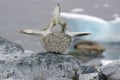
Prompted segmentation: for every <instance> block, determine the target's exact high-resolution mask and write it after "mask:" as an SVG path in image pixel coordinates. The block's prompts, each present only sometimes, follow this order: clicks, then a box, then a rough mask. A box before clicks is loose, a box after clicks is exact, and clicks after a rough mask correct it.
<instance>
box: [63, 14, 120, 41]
mask: <svg viewBox="0 0 120 80" xmlns="http://www.w3.org/2000/svg"><path fill="white" fill-rule="evenodd" d="M61 16H62V17H63V18H65V19H66V21H67V23H68V28H69V29H70V30H72V31H81V32H90V33H92V35H91V36H86V37H84V39H86V40H93V41H97V42H120V37H118V36H117V35H118V34H120V31H119V30H120V18H118V17H117V18H116V19H115V20H113V21H106V20H104V19H101V18H98V17H94V16H90V15H84V14H75V13H65V12H62V13H61Z"/></svg>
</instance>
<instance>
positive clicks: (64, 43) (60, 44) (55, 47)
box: [20, 4, 90, 53]
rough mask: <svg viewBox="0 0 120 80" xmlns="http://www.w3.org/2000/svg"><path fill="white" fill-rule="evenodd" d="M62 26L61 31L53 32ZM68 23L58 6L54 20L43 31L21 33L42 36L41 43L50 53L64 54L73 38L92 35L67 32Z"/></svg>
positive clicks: (54, 12) (24, 31)
mask: <svg viewBox="0 0 120 80" xmlns="http://www.w3.org/2000/svg"><path fill="white" fill-rule="evenodd" d="M57 24H59V25H60V26H61V31H57V32H52V31H51V29H52V28H53V27H55V25H57ZM66 24H67V23H66V22H65V21H63V20H62V19H61V17H60V5H59V4H57V6H56V7H55V9H54V11H53V15H52V19H51V21H50V23H49V24H48V26H47V27H45V28H44V29H43V30H31V29H27V30H22V31H20V32H21V33H24V34H28V35H35V36H40V35H41V40H40V41H41V43H42V45H43V46H44V48H45V49H46V50H47V51H48V52H53V53H63V52H65V50H66V49H67V48H68V47H69V45H70V43H71V40H72V38H73V37H77V36H84V35H90V33H86V32H84V33H81V32H70V31H67V27H66Z"/></svg>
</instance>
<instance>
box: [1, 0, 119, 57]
mask: <svg viewBox="0 0 120 80" xmlns="http://www.w3.org/2000/svg"><path fill="white" fill-rule="evenodd" d="M119 2H120V1H119V0H115V1H114V0H91V1H89V0H0V36H3V37H4V38H7V39H9V40H11V41H14V42H17V43H19V44H21V45H22V46H23V47H24V48H25V49H27V50H33V51H37V52H40V51H44V49H43V48H42V46H41V44H40V42H39V38H37V37H31V36H26V35H23V34H20V33H19V31H20V30H23V29H40V28H41V27H43V26H45V25H47V23H48V22H49V20H50V18H51V13H52V10H53V8H54V6H55V5H56V3H60V4H61V8H62V11H63V12H70V11H71V9H74V8H84V9H85V12H83V13H84V14H90V15H93V16H97V17H101V18H103V19H106V20H111V19H113V18H114V17H113V15H114V14H119V13H120V10H119V8H118V7H119ZM88 3H89V4H88ZM96 4H97V5H99V7H98V8H95V7H94V6H95V5H96ZM105 4H110V7H108V8H104V7H103V6H104V5H105ZM83 13H82V14H83ZM104 46H105V47H106V48H107V51H106V53H104V54H105V55H106V54H108V53H109V54H110V57H109V58H111V57H112V58H115V59H117V58H120V45H112V44H105V45H104ZM111 55H113V56H111Z"/></svg>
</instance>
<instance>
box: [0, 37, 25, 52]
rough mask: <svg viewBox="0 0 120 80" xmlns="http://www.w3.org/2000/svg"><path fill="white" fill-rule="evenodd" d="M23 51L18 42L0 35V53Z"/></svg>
mask: <svg viewBox="0 0 120 80" xmlns="http://www.w3.org/2000/svg"><path fill="white" fill-rule="evenodd" d="M23 52H24V49H23V48H22V47H21V46H20V45H19V44H17V43H13V42H11V41H8V40H7V39H4V38H2V37H0V54H16V53H23Z"/></svg>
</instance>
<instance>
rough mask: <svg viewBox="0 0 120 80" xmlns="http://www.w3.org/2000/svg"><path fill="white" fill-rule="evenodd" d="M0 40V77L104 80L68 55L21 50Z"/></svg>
mask: <svg viewBox="0 0 120 80" xmlns="http://www.w3.org/2000/svg"><path fill="white" fill-rule="evenodd" d="M0 39H1V40H0V41H1V42H0V43H1V44H0V46H1V49H0V53H1V54H0V55H2V56H1V57H0V80H105V79H104V78H101V74H102V73H101V72H99V71H98V70H97V69H96V68H94V67H91V66H85V65H83V64H81V61H80V60H79V59H76V58H75V57H73V56H71V55H65V54H53V53H49V52H41V53H35V52H32V51H24V50H23V48H22V47H21V46H20V45H18V44H16V43H13V42H10V41H8V40H6V39H3V38H0ZM2 46H4V47H2ZM6 47H7V48H6ZM4 50H5V51H4ZM21 53H22V54H21ZM3 54H4V55H3Z"/></svg>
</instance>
